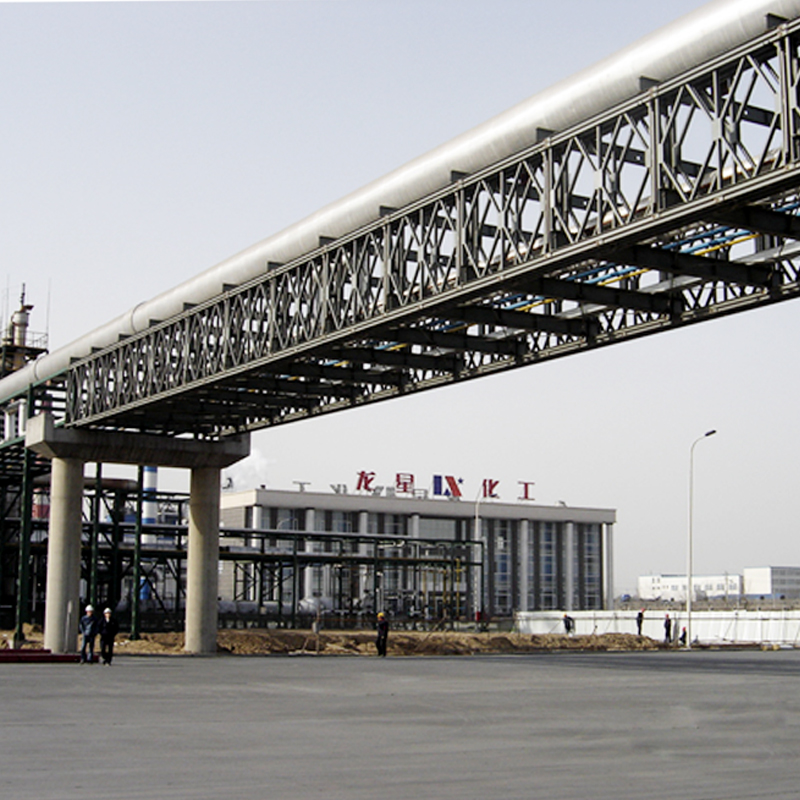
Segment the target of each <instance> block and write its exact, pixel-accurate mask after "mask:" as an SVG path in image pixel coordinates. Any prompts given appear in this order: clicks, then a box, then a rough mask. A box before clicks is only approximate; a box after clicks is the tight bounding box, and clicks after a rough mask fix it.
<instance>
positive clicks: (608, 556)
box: [603, 522, 614, 611]
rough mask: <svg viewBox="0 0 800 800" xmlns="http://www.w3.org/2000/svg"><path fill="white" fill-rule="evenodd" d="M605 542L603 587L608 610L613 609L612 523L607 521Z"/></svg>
mask: <svg viewBox="0 0 800 800" xmlns="http://www.w3.org/2000/svg"><path fill="white" fill-rule="evenodd" d="M603 527H604V529H605V542H604V543H603V553H604V554H605V569H604V570H603V575H604V578H605V580H604V583H605V586H604V589H605V599H606V608H607V609H608V610H609V611H613V609H614V525H613V524H612V523H611V522H607V523H606V524H605V525H604V526H603Z"/></svg>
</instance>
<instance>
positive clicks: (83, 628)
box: [78, 605, 97, 664]
mask: <svg viewBox="0 0 800 800" xmlns="http://www.w3.org/2000/svg"><path fill="white" fill-rule="evenodd" d="M78 629H79V630H80V634H81V664H93V663H94V637H95V636H97V617H95V615H94V606H92V605H88V606H86V613H85V614H84V615H83V616H82V617H81V621H80V623H79V625H78Z"/></svg>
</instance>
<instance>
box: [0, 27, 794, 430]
mask: <svg viewBox="0 0 800 800" xmlns="http://www.w3.org/2000/svg"><path fill="white" fill-rule="evenodd" d="M799 79H800V21H794V22H791V23H785V24H782V25H779V26H777V27H775V28H774V29H773V30H771V31H769V32H767V33H765V34H764V35H762V36H761V37H759V38H757V39H754V40H752V41H750V42H748V43H747V44H746V45H744V46H742V47H740V48H739V49H737V50H734V51H731V52H728V53H726V54H725V55H724V56H721V57H719V58H717V59H716V60H714V61H712V62H709V63H706V64H704V65H702V66H700V67H697V68H695V69H693V70H691V71H689V72H687V73H685V74H683V75H680V76H679V77H677V78H675V79H673V80H670V81H668V82H664V83H661V84H653V83H652V82H650V81H647V80H646V79H642V91H641V93H640V94H639V95H638V96H636V97H634V98H633V99H631V100H630V101H628V102H625V103H624V104H621V105H619V106H617V107H615V108H612V109H609V110H608V111H607V112H606V113H603V114H602V115H599V116H596V117H595V118H593V119H590V120H588V121H587V122H585V123H582V124H580V125H577V126H575V127H573V128H571V129H569V130H564V131H560V132H551V131H547V130H539V131H538V141H536V142H534V143H532V144H531V146H530V147H529V148H528V149H527V150H525V151H524V152H521V153H519V154H518V155H516V156H514V157H512V158H508V159H506V160H505V161H503V162H501V163H498V164H496V165H494V166H492V167H491V168H488V169H485V170H483V171H481V172H478V173H475V174H472V175H462V174H453V176H452V183H451V185H449V186H448V187H447V188H445V189H443V190H441V191H438V192H436V193H435V194H432V195H430V196H427V197H425V198H424V199H422V200H420V201H418V202H416V203H414V204H413V205H410V206H408V207H405V208H400V209H393V208H385V209H382V213H383V216H382V217H381V218H380V219H378V220H377V221H375V222H374V223H372V224H369V225H367V226H365V227H362V228H361V229H359V230H355V231H353V232H352V233H350V234H349V235H346V236H343V237H341V238H338V239H336V240H325V239H321V240H320V242H319V247H318V248H317V249H316V250H314V251H313V252H310V253H308V254H307V255H304V256H302V257H300V258H297V259H296V260H294V261H292V262H290V263H286V264H269V265H265V267H266V268H265V271H264V273H263V274H262V275H261V276H259V277H258V278H256V279H254V280H252V281H250V282H248V283H245V284H243V285H240V286H235V287H226V291H225V292H224V293H222V294H220V295H219V296H217V297H215V298H213V299H211V300H209V301H207V302H205V303H202V304H200V305H197V306H195V307H187V308H186V309H185V310H184V312H183V313H181V314H179V315H178V316H176V317H174V318H171V319H168V320H164V321H153V323H152V324H151V326H150V327H149V328H148V329H147V330H146V331H144V332H142V333H140V334H137V335H133V336H130V337H128V338H125V339H123V340H122V341H119V342H117V343H115V344H113V345H111V346H108V347H106V348H104V349H102V350H100V351H98V352H93V353H92V354H91V355H88V356H87V357H84V358H82V359H80V360H78V361H76V362H74V363H72V364H71V365H70V366H69V368H68V369H67V370H66V371H65V372H64V373H62V374H61V375H58V376H56V377H54V378H52V379H50V380H49V381H48V382H47V384H46V385H39V386H38V387H36V388H35V390H34V397H32V398H31V400H32V401H33V402H32V404H31V405H32V406H33V407H35V408H41V407H47V408H49V409H51V410H54V411H55V412H56V414H57V416H61V417H63V419H62V421H63V423H64V424H66V425H67V426H90V427H100V428H116V429H128V430H139V431H149V432H158V433H163V434H169V435H176V434H194V435H198V436H202V437H209V438H218V437H222V436H225V435H226V434H231V433H234V432H239V431H243V430H253V429H259V428H265V427H269V426H272V425H277V424H280V423H286V422H290V421H293V420H297V419H302V418H306V417H310V416H315V415H318V414H323V413H327V412H333V411H337V410H340V409H346V408H350V407H352V406H356V405H359V404H362V403H369V402H374V401H377V400H383V399H387V398H392V397H398V396H402V395H404V394H408V393H411V392H416V391H420V390H423V389H430V388H433V387H436V386H441V385H444V384H449V383H453V382H456V381H464V380H467V379H470V378H476V377H479V376H482V375H488V374H492V373H495V372H500V371H503V370H508V369H513V368H516V367H521V366H525V365H529V364H535V363H538V362H540V361H544V360H547V359H551V358H556V357H559V356H565V355H569V354H572V353H578V352H581V351H583V350H587V349H590V348H594V347H600V346H603V345H609V344H613V343H616V342H621V341H625V340H627V339H630V338H633V337H637V336H643V335H646V334H652V333H657V332H660V331H664V330H669V329H672V328H676V327H680V326H683V325H687V324H690V323H695V322H700V321H703V320H708V319H711V318H713V317H716V316H719V315H722V314H730V313H734V312H739V311H744V310H746V309H749V308H754V307H757V306H760V305H764V304H766V303H773V302H777V301H780V300H788V299H790V298H793V297H796V296H798V294H800V284H799V283H798V255H800V244H798V241H797V240H798V239H800V216H798V209H800V113H799V110H798V96H799V95H798V81H799ZM32 410H33V408H32V407H31V406H29V408H28V413H31V412H32ZM6 438H8V437H6Z"/></svg>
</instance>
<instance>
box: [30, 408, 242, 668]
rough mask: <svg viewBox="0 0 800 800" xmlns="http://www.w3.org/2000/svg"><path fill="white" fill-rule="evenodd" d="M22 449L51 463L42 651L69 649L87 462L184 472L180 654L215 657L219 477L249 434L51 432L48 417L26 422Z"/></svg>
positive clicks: (72, 647) (73, 645) (71, 647)
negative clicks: (182, 646) (186, 491)
mask: <svg viewBox="0 0 800 800" xmlns="http://www.w3.org/2000/svg"><path fill="white" fill-rule="evenodd" d="M25 445H26V447H28V448H30V449H31V450H33V451H34V452H36V453H38V454H39V455H41V456H44V457H45V458H49V459H52V461H53V470H52V477H51V490H50V493H51V511H50V526H49V534H48V549H47V597H46V601H45V626H44V645H45V647H47V648H49V649H50V650H51V651H53V652H54V653H66V652H74V651H75V650H76V649H77V637H78V633H77V623H78V620H79V618H80V616H81V614H80V610H79V608H78V603H79V601H80V597H79V592H80V568H81V553H80V550H81V548H80V542H81V528H82V519H81V506H82V499H83V494H82V493H83V465H84V464H85V463H86V462H90V461H91V462H97V463H103V464H136V465H151V466H156V467H177V468H183V469H190V470H191V471H192V477H191V482H190V487H191V488H190V493H189V540H188V546H187V575H186V644H185V649H186V651H187V652H190V653H198V654H199V653H214V652H216V641H217V638H216V637H217V575H218V563H219V491H220V472H221V470H222V469H224V468H225V467H229V466H230V465H231V464H235V463H236V462H237V461H240V460H241V459H243V458H245V457H247V456H248V455H249V454H250V434H249V433H245V434H240V435H238V436H232V437H228V438H226V439H222V440H218V441H210V440H202V439H183V438H177V437H175V438H170V437H166V436H156V435H153V434H139V433H128V432H121V431H99V430H83V429H75V428H59V427H56V425H55V421H54V419H53V417H52V415H51V414H48V413H45V414H39V415H37V416H35V417H33V418H31V419H30V420H28V424H27V429H26V432H25Z"/></svg>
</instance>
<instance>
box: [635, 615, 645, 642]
mask: <svg viewBox="0 0 800 800" xmlns="http://www.w3.org/2000/svg"><path fill="white" fill-rule="evenodd" d="M643 623H644V609H643V608H641V609H639V613H638V614H637V615H636V635H637V636H641V635H642V624H643Z"/></svg>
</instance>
